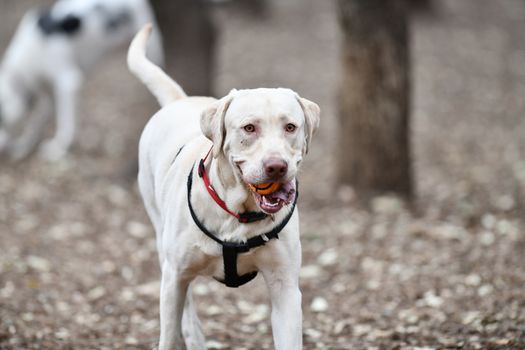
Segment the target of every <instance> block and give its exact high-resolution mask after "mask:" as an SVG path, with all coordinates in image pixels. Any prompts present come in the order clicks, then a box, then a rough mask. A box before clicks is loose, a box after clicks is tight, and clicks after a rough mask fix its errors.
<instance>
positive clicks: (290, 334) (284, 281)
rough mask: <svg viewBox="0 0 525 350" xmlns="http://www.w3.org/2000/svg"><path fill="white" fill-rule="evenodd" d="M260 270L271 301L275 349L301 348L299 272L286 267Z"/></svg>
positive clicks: (293, 349)
mask: <svg viewBox="0 0 525 350" xmlns="http://www.w3.org/2000/svg"><path fill="white" fill-rule="evenodd" d="M262 272H263V276H264V280H265V282H266V286H267V287H268V291H269V293H270V299H271V302H272V332H273V340H274V344H275V349H276V350H299V349H302V348H303V331H302V323H303V314H302V310H301V298H302V297H301V291H300V290H299V274H298V273H293V272H291V271H288V270H287V269H284V270H271V271H262Z"/></svg>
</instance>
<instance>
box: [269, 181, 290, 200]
mask: <svg viewBox="0 0 525 350" xmlns="http://www.w3.org/2000/svg"><path fill="white" fill-rule="evenodd" d="M294 193H295V188H294V185H293V182H292V181H288V182H287V183H285V184H283V185H282V186H281V188H280V189H279V190H278V191H275V192H274V193H272V194H268V195H266V197H269V198H272V199H274V200H276V199H281V200H282V201H284V202H286V204H288V203H290V202H291V201H292V199H293V195H294Z"/></svg>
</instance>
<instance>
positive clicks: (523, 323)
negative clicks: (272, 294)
mask: <svg viewBox="0 0 525 350" xmlns="http://www.w3.org/2000/svg"><path fill="white" fill-rule="evenodd" d="M28 3H30V1H16V2H15V1H6V2H5V3H4V4H3V5H0V6H5V7H6V8H5V9H8V10H9V11H10V12H9V16H7V13H8V12H6V11H3V10H2V11H1V12H2V14H1V15H0V16H1V18H2V22H1V23H2V32H1V34H2V41H3V42H5V40H6V38H7V37H8V36H9V35H8V34H9V33H11V31H12V26H13V25H14V23H15V22H16V20H17V18H18V15H19V14H20V12H21V11H22V9H23V7H24V6H27V5H28ZM270 4H271V6H270V8H269V11H268V12H267V14H266V16H264V17H263V18H257V17H256V18H254V17H249V16H248V17H247V16H246V15H243V14H239V13H236V12H232V11H233V10H232V9H231V8H223V9H219V10H218V11H217V13H216V14H215V15H216V19H217V20H218V24H219V28H220V29H221V32H222V36H221V42H220V50H219V57H218V64H217V91H218V95H221V94H224V93H226V92H227V91H228V90H229V89H230V88H233V87H237V88H239V87H255V86H288V87H291V88H293V89H295V90H297V91H299V92H300V93H301V94H302V95H303V96H305V97H308V98H310V99H312V100H315V101H318V102H319V103H320V105H321V108H322V109H323V119H322V128H321V131H320V133H319V136H318V138H317V140H316V142H315V144H314V146H313V147H312V152H311V154H310V155H309V159H308V162H307V164H305V166H304V170H303V172H302V174H301V186H302V187H301V188H302V196H301V200H300V206H301V230H302V232H301V234H302V242H303V252H304V259H303V269H302V272H301V288H302V291H303V309H304V343H305V348H306V349H407V350H408V349H443V348H447V349H457V348H465V349H521V348H525V257H524V254H523V252H524V251H525V232H524V222H523V220H522V217H523V213H524V206H523V201H524V200H525V160H524V159H523V156H522V155H523V154H525V141H523V137H522V135H524V134H525V123H524V119H523V113H524V111H525V102H524V101H525V100H524V99H523V96H524V95H525V68H524V67H525V40H523V39H524V38H523V35H524V34H523V33H525V4H524V3H523V2H522V1H518V0H501V1H498V2H495V1H491V0H464V1H461V2H459V1H455V0H446V1H440V2H439V4H438V5H439V6H436V7H435V8H434V10H433V12H432V13H430V14H421V15H420V16H419V17H417V18H416V19H415V20H414V23H413V34H412V37H413V54H412V57H413V67H414V101H413V111H414V113H413V116H412V134H413V139H412V145H413V149H414V164H415V173H416V181H417V183H416V185H417V196H416V198H415V202H414V204H413V205H412V206H410V207H408V205H407V204H406V203H404V202H403V201H401V200H399V199H398V198H395V197H391V196H382V197H377V198H375V199H373V200H372V201H371V202H370V204H368V205H365V204H363V203H362V202H361V201H359V199H358V198H357V197H356V195H355V193H354V192H353V190H352V189H351V188H350V187H336V186H334V185H333V181H332V178H333V169H334V165H335V162H336V160H335V159H333V157H332V156H331V154H332V152H331V150H332V149H333V147H335V143H334V137H333V135H335V131H336V130H337V121H336V115H335V92H336V83H337V74H338V70H337V62H338V61H337V59H338V56H337V55H338V44H339V41H338V40H339V34H338V32H337V23H336V22H335V7H334V4H333V3H332V2H330V1H315V0H307V1H299V0H293V1H292V0H290V1H286V2H280V1H272V2H270ZM122 60H123V55H122V53H121V54H120V55H116V56H115V57H114V58H113V59H112V60H110V61H109V62H106V63H105V64H102V65H101V66H100V71H98V72H96V73H94V74H92V76H90V77H89V78H90V79H89V80H88V83H87V86H86V87H85V90H84V92H83V100H82V102H81V118H80V135H79V139H78V142H77V145H76V147H75V149H74V150H73V152H72V154H71V155H70V156H68V158H67V159H65V160H63V161H60V162H58V163H53V164H49V163H45V162H42V161H40V160H39V159H37V158H36V157H33V158H31V159H29V160H27V161H25V162H22V163H18V164H12V163H9V162H7V161H5V160H2V162H1V164H0V348H2V349H151V348H154V347H156V344H157V338H158V330H159V323H158V286H159V285H158V281H159V269H158V263H157V257H156V251H155V242H154V234H153V232H152V229H151V226H150V224H149V222H148V219H147V217H146V215H145V213H144V210H143V207H142V204H141V201H140V198H139V196H138V194H137V191H136V188H135V184H134V183H133V182H132V181H128V180H126V174H128V173H129V172H130V171H129V169H132V166H129V164H131V163H132V160H133V154H134V152H135V147H136V146H135V143H136V139H137V137H138V134H139V132H140V130H141V128H142V125H143V124H144V123H145V122H146V120H147V116H148V115H149V114H151V112H152V111H153V110H154V109H155V108H156V107H155V105H154V103H153V101H152V99H151V98H150V97H148V96H147V94H146V93H145V92H144V89H143V88H142V87H141V86H140V84H138V83H136V82H135V81H134V80H133V78H131V77H130V76H129V75H128V73H127V71H126V69H125V68H124V67H123V64H122V62H123V61H122ZM108 76H110V77H112V78H111V79H107V77H108ZM349 93H351V92H349ZM194 292H195V295H196V299H197V302H198V305H199V312H200V315H201V319H202V321H203V324H204V329H205V333H206V335H207V339H208V347H209V348H210V349H271V348H273V345H272V340H271V326H270V321H269V314H270V308H269V301H268V297H267V293H266V291H265V287H264V284H263V283H262V280H261V278H257V279H256V280H255V282H253V283H251V284H249V285H248V286H245V287H242V288H240V289H238V290H230V289H226V288H224V287H223V286H222V285H220V284H218V283H217V282H214V281H208V280H204V279H203V280H198V281H196V283H195V286H194Z"/></svg>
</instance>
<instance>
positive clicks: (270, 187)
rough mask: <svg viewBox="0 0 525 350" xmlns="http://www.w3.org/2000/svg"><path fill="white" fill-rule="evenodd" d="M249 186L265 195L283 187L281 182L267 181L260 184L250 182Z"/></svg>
mask: <svg viewBox="0 0 525 350" xmlns="http://www.w3.org/2000/svg"><path fill="white" fill-rule="evenodd" d="M249 187H250V189H251V190H252V191H253V192H257V193H258V194H260V195H263V196H265V195H267V194H272V193H274V192H275V191H277V190H279V188H281V184H280V183H279V182H266V183H263V184H258V185H252V184H250V185H249Z"/></svg>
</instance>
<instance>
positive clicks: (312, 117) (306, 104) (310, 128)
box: [296, 95, 321, 154]
mask: <svg viewBox="0 0 525 350" xmlns="http://www.w3.org/2000/svg"><path fill="white" fill-rule="evenodd" d="M296 97H297V101H299V104H300V105H301V108H302V109H303V113H304V124H305V130H304V131H305V143H304V148H303V154H306V153H308V146H309V145H310V142H312V137H313V136H314V134H315V132H316V131H317V128H318V127H319V117H320V115H321V109H320V108H319V106H318V105H317V104H316V103H314V102H312V101H310V100H307V99H306V98H302V97H300V96H299V95H296Z"/></svg>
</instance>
